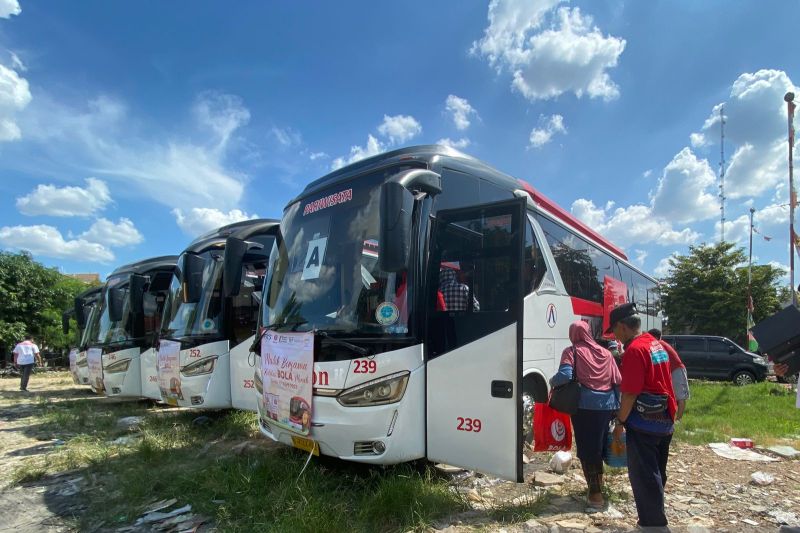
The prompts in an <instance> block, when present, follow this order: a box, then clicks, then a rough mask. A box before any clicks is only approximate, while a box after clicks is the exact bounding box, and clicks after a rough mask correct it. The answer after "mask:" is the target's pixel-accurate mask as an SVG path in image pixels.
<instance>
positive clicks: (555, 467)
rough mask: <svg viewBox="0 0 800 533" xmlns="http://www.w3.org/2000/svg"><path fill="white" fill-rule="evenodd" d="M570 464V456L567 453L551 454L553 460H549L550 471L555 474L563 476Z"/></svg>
mask: <svg viewBox="0 0 800 533" xmlns="http://www.w3.org/2000/svg"><path fill="white" fill-rule="evenodd" d="M571 464H572V454H571V453H569V452H564V451H561V452H556V453H554V454H553V458H552V459H550V470H552V471H553V472H555V473H556V474H563V473H564V472H566V471H567V470H569V467H570V465H571Z"/></svg>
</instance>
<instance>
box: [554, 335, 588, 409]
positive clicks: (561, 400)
mask: <svg viewBox="0 0 800 533" xmlns="http://www.w3.org/2000/svg"><path fill="white" fill-rule="evenodd" d="M580 398H581V384H580V383H578V352H577V350H575V347H574V346H573V347H572V380H570V381H569V382H567V383H564V384H563V385H559V386H558V387H553V390H552V391H551V392H550V402H549V403H550V407H552V408H553V409H555V410H556V411H560V412H562V413H566V414H568V415H574V414H575V413H577V412H578V402H579V401H580Z"/></svg>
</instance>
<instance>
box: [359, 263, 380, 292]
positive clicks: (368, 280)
mask: <svg viewBox="0 0 800 533" xmlns="http://www.w3.org/2000/svg"><path fill="white" fill-rule="evenodd" d="M361 283H363V284H364V288H365V289H367V290H369V289H370V288H371V287H372V284H373V283H378V281H377V280H376V279H375V278H374V277H372V274H370V273H369V270H367V269H366V268H364V265H361Z"/></svg>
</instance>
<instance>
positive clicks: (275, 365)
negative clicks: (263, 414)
mask: <svg viewBox="0 0 800 533" xmlns="http://www.w3.org/2000/svg"><path fill="white" fill-rule="evenodd" d="M261 376H262V378H263V380H264V406H265V407H266V411H267V417H269V418H270V419H271V420H272V421H273V422H274V423H275V424H277V425H279V426H283V427H285V428H286V429H289V430H291V431H294V432H296V433H300V434H302V435H308V433H309V431H310V430H311V399H312V394H313V381H314V333H313V332H308V333H277V332H275V331H272V330H270V331H267V333H266V334H265V335H264V337H263V338H262V340H261Z"/></svg>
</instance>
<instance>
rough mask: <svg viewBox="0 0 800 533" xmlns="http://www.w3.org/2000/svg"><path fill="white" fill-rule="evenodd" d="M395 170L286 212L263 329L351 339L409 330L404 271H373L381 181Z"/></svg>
mask: <svg viewBox="0 0 800 533" xmlns="http://www.w3.org/2000/svg"><path fill="white" fill-rule="evenodd" d="M398 171H400V169H398V168H397V167H395V168H393V169H392V170H391V171H381V172H376V173H374V174H370V175H367V176H364V177H360V178H357V179H354V180H350V181H346V182H344V183H342V184H340V185H334V186H332V187H331V188H329V189H327V190H324V191H320V192H319V193H318V194H315V195H313V196H312V197H309V198H305V199H303V200H301V201H298V202H295V203H294V204H292V205H291V206H289V207H288V208H287V209H286V211H285V213H284V216H283V219H282V220H281V225H280V230H281V233H280V238H278V239H276V242H275V244H274V246H273V248H272V254H271V255H270V260H269V265H270V268H269V273H268V278H267V280H266V282H265V285H264V286H265V294H266V296H265V301H264V305H263V313H264V316H263V317H262V324H269V325H272V326H273V327H275V328H278V329H280V326H284V328H286V329H285V330H289V329H290V330H292V331H311V330H322V331H325V332H329V333H333V334H337V335H338V334H340V335H343V336H344V335H347V336H352V337H359V336H361V337H383V336H405V335H406V334H407V333H408V316H409V312H410V310H409V309H408V305H407V302H410V301H411V299H410V297H409V295H408V294H407V292H408V291H407V283H406V279H407V278H406V272H405V271H402V272H396V273H395V272H392V273H389V272H384V271H382V270H381V269H380V267H379V266H378V256H379V254H380V243H379V241H378V239H379V228H380V213H379V211H380V192H381V184H382V183H383V182H384V181H385V179H386V178H387V177H388V176H389V175H391V174H394V173H395V172H398Z"/></svg>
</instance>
